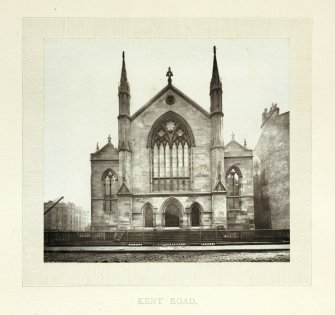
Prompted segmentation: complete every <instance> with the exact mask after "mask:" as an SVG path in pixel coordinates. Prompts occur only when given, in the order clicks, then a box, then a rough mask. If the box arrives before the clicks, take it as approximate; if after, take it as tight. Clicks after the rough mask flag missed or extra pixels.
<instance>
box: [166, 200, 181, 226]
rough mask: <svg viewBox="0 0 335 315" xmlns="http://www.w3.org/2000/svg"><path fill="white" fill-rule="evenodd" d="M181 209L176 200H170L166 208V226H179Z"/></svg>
mask: <svg viewBox="0 0 335 315" xmlns="http://www.w3.org/2000/svg"><path fill="white" fill-rule="evenodd" d="M179 216H180V210H179V208H178V207H177V205H176V204H175V203H174V202H170V203H169V204H168V205H167V207H166V209H165V227H179V223H180V222H179V221H180V218H179Z"/></svg>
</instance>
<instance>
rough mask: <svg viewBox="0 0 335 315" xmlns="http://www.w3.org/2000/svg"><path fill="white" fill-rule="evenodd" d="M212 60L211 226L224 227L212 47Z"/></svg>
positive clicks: (219, 94) (216, 72) (217, 84)
mask: <svg viewBox="0 0 335 315" xmlns="http://www.w3.org/2000/svg"><path fill="white" fill-rule="evenodd" d="M213 50H214V60H213V70H212V78H211V83H210V92H209V95H210V102H211V107H210V120H211V146H210V151H211V152H210V156H211V177H212V183H211V185H212V187H211V189H212V192H213V200H212V203H213V225H214V226H226V224H227V220H226V214H227V211H226V193H227V191H226V189H225V187H224V182H225V181H224V178H225V176H224V146H223V137H222V133H223V111H222V83H221V80H220V76H219V69H218V65H217V60H216V47H215V46H214V48H213Z"/></svg>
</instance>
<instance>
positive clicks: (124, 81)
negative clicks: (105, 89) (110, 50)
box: [119, 51, 130, 94]
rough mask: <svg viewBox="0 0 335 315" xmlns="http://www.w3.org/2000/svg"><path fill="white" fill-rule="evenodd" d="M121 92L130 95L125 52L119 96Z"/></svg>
mask: <svg viewBox="0 0 335 315" xmlns="http://www.w3.org/2000/svg"><path fill="white" fill-rule="evenodd" d="M121 92H124V93H127V94H130V88H129V82H128V79H127V70H126V62H125V54H124V51H123V52H122V69H121V79H120V85H119V94H120V93H121Z"/></svg>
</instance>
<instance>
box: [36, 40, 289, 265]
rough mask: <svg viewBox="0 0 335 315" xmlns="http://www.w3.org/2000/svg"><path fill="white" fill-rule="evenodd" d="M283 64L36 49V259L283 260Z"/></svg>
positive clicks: (205, 45) (201, 55)
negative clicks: (40, 138)
mask: <svg viewBox="0 0 335 315" xmlns="http://www.w3.org/2000/svg"><path fill="white" fill-rule="evenodd" d="M289 56H290V47H289V40H287V39H220V38H219V39H48V38H47V39H44V42H43V112H44V114H43V115H44V116H43V124H44V167H43V172H44V184H43V187H44V195H43V199H44V207H43V209H44V210H43V222H44V247H43V248H44V262H46V263H56V262H80V263H84V262H89V263H92V262H105V263H116V262H119V263H120V262H121V263H124V262H127V263H128V262H130V263H131V262H137V263H139V262H140V263H142V262H165V263H170V262H289V261H290V104H289V102H290V95H289V71H290V69H289ZM41 215H42V213H41Z"/></svg>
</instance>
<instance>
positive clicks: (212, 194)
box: [90, 47, 255, 231]
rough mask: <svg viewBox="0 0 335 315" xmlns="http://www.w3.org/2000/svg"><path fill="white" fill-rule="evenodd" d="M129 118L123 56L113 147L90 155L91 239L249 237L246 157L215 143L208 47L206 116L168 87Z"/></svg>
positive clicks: (249, 165) (217, 94) (215, 78)
mask: <svg viewBox="0 0 335 315" xmlns="http://www.w3.org/2000/svg"><path fill="white" fill-rule="evenodd" d="M167 77H168V84H167V85H166V86H165V87H164V88H163V89H162V90H161V91H160V92H159V93H157V94H156V95H155V96H154V97H153V98H152V99H151V100H149V101H148V102H147V103H146V104H145V105H144V106H142V107H141V108H140V109H139V110H138V111H137V112H135V113H131V111H130V88H129V82H128V78H127V71H126V64H125V56H124V53H123V55H122V70H121V80H120V84H119V91H118V96H119V116H118V137H119V143H118V146H117V147H115V146H114V145H113V144H112V143H111V138H110V137H109V138H108V143H107V144H106V145H105V146H103V147H102V148H100V149H99V147H98V146H97V150H96V152H95V153H92V154H91V159H90V160H91V216H92V218H91V219H92V222H91V224H92V231H114V230H120V229H134V230H136V229H139V230H143V229H211V228H221V229H230V230H249V229H254V228H255V225H254V187H253V152H252V150H250V149H248V148H247V146H246V143H244V145H241V144H239V143H238V142H236V141H235V140H234V138H232V140H231V141H230V142H229V143H227V144H226V145H224V143H223V117H224V113H223V107H222V83H221V80H220V77H219V70H218V65H217V59H216V51H215V47H214V60H213V70H212V78H211V81H210V93H209V95H210V104H211V106H210V112H207V111H206V110H205V109H204V108H203V107H202V106H201V105H199V104H197V103H196V102H194V101H193V100H192V99H191V98H190V97H188V96H187V95H185V94H184V93H183V92H182V91H180V90H179V89H177V88H176V87H175V86H174V85H173V84H172V72H171V70H170V68H169V71H168V72H167Z"/></svg>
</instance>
